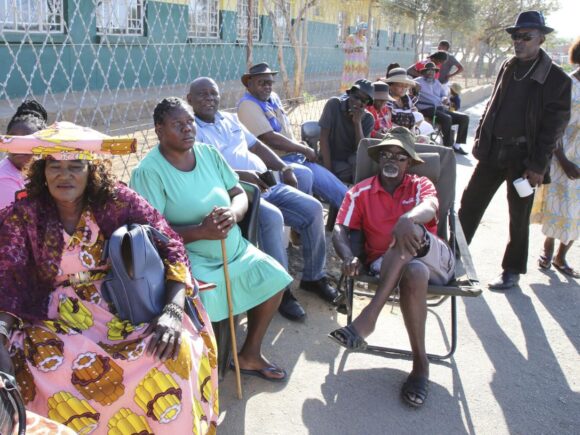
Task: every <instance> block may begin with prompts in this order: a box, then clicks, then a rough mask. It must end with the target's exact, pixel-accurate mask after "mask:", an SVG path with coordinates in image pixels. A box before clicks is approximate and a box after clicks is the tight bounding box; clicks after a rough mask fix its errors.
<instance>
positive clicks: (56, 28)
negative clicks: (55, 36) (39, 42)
mask: <svg viewBox="0 0 580 435" xmlns="http://www.w3.org/2000/svg"><path fill="white" fill-rule="evenodd" d="M62 9H63V8H62V0H0V29H1V30H3V31H12V32H29V33H63V31H64V22H63V10H62Z"/></svg>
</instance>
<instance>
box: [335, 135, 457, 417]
mask: <svg viewBox="0 0 580 435" xmlns="http://www.w3.org/2000/svg"><path fill="white" fill-rule="evenodd" d="M368 154H369V156H370V157H371V158H372V159H373V160H375V161H376V162H377V163H378V164H379V172H378V174H377V175H375V176H374V177H371V178H368V179H366V180H363V181H361V182H360V183H358V184H356V185H355V186H354V187H353V188H352V189H350V190H349V192H348V193H347V195H346V197H345V199H344V202H343V204H342V206H341V208H340V211H339V213H338V217H337V220H336V225H335V227H334V233H333V242H334V247H335V249H336V252H337V254H338V255H339V257H340V258H341V259H342V261H343V266H342V268H343V273H344V274H345V275H347V276H356V275H357V274H359V273H360V271H361V264H360V260H359V259H358V258H357V257H355V256H354V255H353V253H352V251H351V248H350V244H349V232H350V231H351V230H357V231H362V232H363V233H364V236H365V247H364V249H365V253H366V256H367V263H368V267H369V269H370V272H371V273H375V274H378V276H379V279H380V281H379V284H378V287H377V291H376V293H375V295H374V297H373V298H372V300H371V301H370V303H369V304H368V305H367V306H366V307H365V308H364V309H363V310H362V312H361V313H360V314H359V316H358V317H357V318H356V319H354V321H353V322H352V323H351V324H350V325H348V326H345V327H343V328H339V329H337V330H335V331H333V332H331V333H330V334H329V336H330V338H332V339H333V340H334V341H336V342H337V343H338V344H340V345H341V346H344V347H345V348H347V349H351V350H364V349H365V348H366V346H367V343H366V341H365V338H366V337H368V336H369V335H370V334H371V333H372V332H373V331H374V329H375V325H376V322H377V319H378V317H379V314H380V313H381V310H382V309H383V307H384V306H385V304H386V303H387V300H388V298H389V296H390V295H391V293H392V292H393V290H395V289H396V288H398V289H399V291H400V302H401V310H402V312H403V318H404V319H405V326H406V328H407V334H408V335H409V341H410V342H411V349H412V352H413V370H412V371H411V373H410V374H409V377H408V378H407V381H406V382H405V383H404V385H403V388H402V391H401V394H402V399H403V400H404V401H405V402H406V403H407V404H409V405H410V406H414V407H420V406H422V405H423V404H424V403H425V399H426V398H427V390H428V383H429V361H428V359H427V353H426V351H425V321H426V318H427V305H426V296H427V285H428V283H432V284H440V285H444V284H447V283H448V282H449V281H450V280H451V278H452V277H453V274H454V268H455V257H454V256H453V253H452V251H451V249H450V248H449V246H447V244H446V243H445V242H444V241H442V240H441V239H439V238H438V237H437V236H436V233H437V210H438V201H437V192H436V191H435V186H433V183H431V181H430V180H429V179H428V178H427V177H421V176H417V175H411V174H408V173H407V170H408V169H409V167H410V166H412V165H418V164H421V163H423V160H421V158H420V157H419V155H418V154H417V153H416V151H415V137H414V135H413V134H412V133H411V132H410V131H409V130H407V129H406V128H404V127H395V128H393V129H391V131H390V132H389V133H387V135H386V137H385V138H384V139H383V140H382V141H381V142H380V143H379V144H377V145H372V146H370V147H369V148H368Z"/></svg>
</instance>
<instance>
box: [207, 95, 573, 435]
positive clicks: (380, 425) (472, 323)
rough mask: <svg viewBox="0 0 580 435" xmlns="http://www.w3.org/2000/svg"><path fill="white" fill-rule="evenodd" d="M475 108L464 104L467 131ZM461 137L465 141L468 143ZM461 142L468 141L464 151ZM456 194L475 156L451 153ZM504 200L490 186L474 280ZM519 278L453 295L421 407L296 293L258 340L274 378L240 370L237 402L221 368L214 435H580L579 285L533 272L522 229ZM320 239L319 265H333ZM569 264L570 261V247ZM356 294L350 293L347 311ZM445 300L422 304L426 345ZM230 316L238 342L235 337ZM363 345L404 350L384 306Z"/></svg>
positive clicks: (493, 261)
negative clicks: (452, 320) (501, 288)
mask: <svg viewBox="0 0 580 435" xmlns="http://www.w3.org/2000/svg"><path fill="white" fill-rule="evenodd" d="M482 110H483V105H482V104H479V105H477V106H475V107H473V108H471V109H469V110H468V113H469V114H470V116H471V126H472V128H471V130H472V134H473V129H474V127H475V125H476V122H477V120H478V118H479V116H480V115H481V112H482ZM471 141H472V137H470V142H469V143H468V145H471ZM468 148H470V146H468ZM457 164H458V166H457V168H458V180H457V192H458V196H459V195H460V193H461V192H462V190H463V188H464V186H465V185H466V183H467V181H468V180H469V177H470V174H471V172H472V171H473V168H474V165H475V160H474V159H473V158H472V157H471V156H466V157H458V162H457ZM506 222H507V202H506V200H505V188H503V187H502V188H500V191H499V192H498V193H497V194H496V196H495V198H494V200H493V201H492V203H491V205H490V207H489V208H488V210H487V212H486V214H485V216H484V218H483V221H482V224H481V226H480V228H479V230H478V233H477V234H476V236H475V238H474V240H473V243H472V245H471V252H472V255H473V257H474V262H475V266H476V269H477V272H478V276H479V278H480V281H481V283H482V285H483V287H486V283H487V282H489V281H490V280H491V279H493V278H494V277H495V276H496V275H497V274H498V273H499V272H500V262H501V256H502V255H503V250H504V247H505V244H506V241H507V228H506ZM530 235H531V243H530V255H529V259H528V273H527V274H526V275H523V276H522V280H521V282H520V286H519V287H518V288H515V289H513V290H511V291H508V292H492V291H489V290H487V288H486V289H485V290H484V293H483V294H482V295H481V296H480V297H478V298H460V300H459V301H458V331H459V347H458V350H457V352H456V353H455V355H454V356H453V357H452V358H451V359H449V360H447V361H445V362H443V363H437V364H435V363H434V364H431V369H430V382H431V384H430V390H429V397H428V399H427V402H426V404H425V406H424V407H423V408H422V409H420V410H415V409H410V408H409V407H408V406H406V405H405V404H403V403H402V401H401V399H400V388H401V385H402V383H403V382H404V380H405V378H406V376H407V374H408V372H409V370H410V368H411V364H410V362H409V361H407V360H404V359H386V358H382V357H378V356H375V355H369V354H364V353H349V352H345V351H344V350H343V349H342V348H339V347H338V346H336V345H335V344H334V343H333V342H331V341H330V340H329V339H328V338H327V337H326V335H327V334H328V332H330V331H332V330H333V329H335V328H337V327H339V326H342V325H344V324H345V320H346V319H345V316H343V315H341V314H337V313H336V311H335V310H334V309H333V308H332V307H330V306H329V305H328V304H326V303H324V302H322V301H321V300H320V299H318V298H316V297H315V296H312V295H311V294H308V293H306V292H304V291H302V290H300V289H296V288H297V285H298V280H296V281H295V283H294V288H295V289H296V290H295V294H296V296H297V297H298V299H299V300H300V302H301V303H302V304H303V305H304V307H305V309H306V311H307V317H306V320H305V321H304V322H302V323H294V322H290V321H288V320H286V319H284V318H283V317H281V316H279V315H277V316H275V318H274V320H273V322H272V324H271V326H270V329H269V331H268V333H267V336H266V338H265V340H264V347H263V351H264V354H265V355H266V356H267V357H268V358H269V359H270V360H272V361H274V362H276V363H278V364H280V365H282V366H283V367H285V368H286V370H287V371H288V373H289V375H290V378H289V381H288V382H287V383H285V384H273V383H268V382H266V381H263V380H261V379H256V378H251V377H243V379H242V386H243V390H244V398H243V399H242V400H238V399H237V398H236V396H235V394H236V393H235V391H236V389H235V379H234V375H233V373H228V374H227V375H226V377H225V379H224V380H223V382H222V383H221V384H220V388H221V390H220V397H221V406H220V409H221V415H220V425H219V427H218V432H219V433H221V434H232V435H239V434H248V435H257V434H273V435H274V434H276V435H278V434H312V435H326V434H329V435H331V434H332V435H343V434H344V435H351V434H403V433H404V434H425V433H427V434H463V433H467V434H494V435H495V434H526V435H527V434H580V429H579V428H580V412H579V410H580V358H579V351H580V323H579V322H580V318H579V313H580V286H579V284H578V281H577V280H574V279H571V278H568V277H565V276H563V275H562V274H560V273H558V272H557V271H554V270H553V269H552V270H549V271H546V272H544V271H540V270H538V268H537V266H536V261H537V256H538V254H539V252H540V248H541V245H542V242H543V236H542V234H541V232H540V229H539V227H538V226H532V227H531V228H530ZM327 239H328V242H329V243H328V253H327V256H328V258H327V262H328V271H329V274H330V275H331V276H334V277H338V276H339V263H338V261H337V259H336V256H335V254H334V251H333V248H332V246H331V243H330V240H329V235H327ZM289 252H290V258H291V266H290V268H291V273H292V274H293V276H297V277H299V272H300V268H301V259H300V251H299V249H297V248H294V247H290V250H289ZM569 262H570V263H571V264H572V265H573V266H575V267H576V268H579V267H580V249H579V248H578V246H577V245H575V246H573V247H572V249H571V251H570V253H569ZM364 303H365V299H364V298H362V297H357V299H356V301H355V311H356V310H360V308H362V307H363V306H364V305H363V304H364ZM448 318H449V304H445V305H443V306H441V307H439V308H436V309H433V310H430V312H429V315H428V321H427V338H426V341H427V348H428V351H429V352H432V353H441V352H444V350H445V349H446V346H448V344H449V329H445V328H448V327H447V326H446V324H447V323H448V321H449V320H448ZM244 329H245V321H244V320H243V319H242V320H241V328H240V329H239V335H238V343H239V344H241V343H242V342H243V339H244ZM369 342H370V343H373V344H379V345H391V346H399V347H407V346H408V340H407V336H406V333H405V329H404V325H403V323H402V316H401V314H400V311H399V310H398V309H395V310H394V312H392V310H391V308H390V307H388V308H385V310H384V311H383V314H382V316H381V318H380V320H379V324H378V325H377V329H376V331H375V333H374V334H373V335H372V336H371V337H369Z"/></svg>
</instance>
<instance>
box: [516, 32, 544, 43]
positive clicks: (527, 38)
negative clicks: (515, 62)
mask: <svg viewBox="0 0 580 435" xmlns="http://www.w3.org/2000/svg"><path fill="white" fill-rule="evenodd" d="M536 36H538V34H537V33H512V34H511V38H512V41H520V40H522V41H526V42H528V41H531V40H532V39H534V38H535V37H536Z"/></svg>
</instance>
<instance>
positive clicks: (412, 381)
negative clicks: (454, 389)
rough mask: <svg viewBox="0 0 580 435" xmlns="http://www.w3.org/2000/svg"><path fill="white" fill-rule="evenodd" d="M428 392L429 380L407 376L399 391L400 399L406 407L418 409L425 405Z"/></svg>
mask: <svg viewBox="0 0 580 435" xmlns="http://www.w3.org/2000/svg"><path fill="white" fill-rule="evenodd" d="M428 392H429V378H427V377H426V376H411V375H409V377H408V378H407V380H406V381H405V383H404V384H403V388H402V389H401V398H402V399H403V402H405V403H406V404H407V405H409V406H412V407H413V408H420V407H421V406H423V405H424V404H425V400H427V394H428Z"/></svg>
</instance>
